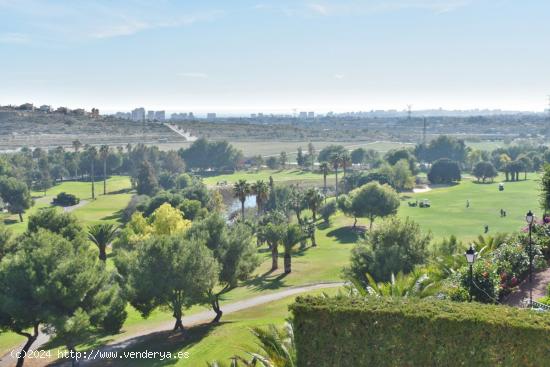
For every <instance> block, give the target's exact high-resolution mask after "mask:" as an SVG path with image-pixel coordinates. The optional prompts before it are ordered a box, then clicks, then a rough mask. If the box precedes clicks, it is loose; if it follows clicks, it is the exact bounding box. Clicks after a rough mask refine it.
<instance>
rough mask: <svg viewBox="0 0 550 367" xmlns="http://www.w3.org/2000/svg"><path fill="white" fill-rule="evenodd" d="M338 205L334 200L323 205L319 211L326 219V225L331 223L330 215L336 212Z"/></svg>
mask: <svg viewBox="0 0 550 367" xmlns="http://www.w3.org/2000/svg"><path fill="white" fill-rule="evenodd" d="M336 210H337V207H336V201H334V200H332V201H329V202H328V203H326V204H325V205H323V206H322V207H321V210H320V211H319V213H320V214H321V217H323V220H324V221H325V224H326V225H329V224H330V217H331V216H333V215H334V214H335V213H336Z"/></svg>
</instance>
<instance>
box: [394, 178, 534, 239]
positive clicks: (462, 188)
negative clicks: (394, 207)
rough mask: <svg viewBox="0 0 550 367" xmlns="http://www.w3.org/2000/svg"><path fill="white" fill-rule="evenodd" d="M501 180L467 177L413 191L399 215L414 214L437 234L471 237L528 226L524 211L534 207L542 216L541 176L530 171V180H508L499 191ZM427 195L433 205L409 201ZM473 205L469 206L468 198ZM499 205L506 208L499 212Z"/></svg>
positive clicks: (424, 227)
mask: <svg viewBox="0 0 550 367" xmlns="http://www.w3.org/2000/svg"><path fill="white" fill-rule="evenodd" d="M497 182H500V181H498V180H496V181H495V183H492V184H478V183H476V182H475V181H472V180H464V181H463V182H461V183H460V184H458V185H456V186H450V187H443V188H437V189H434V190H432V191H429V192H426V193H419V194H412V195H409V196H410V198H408V199H406V200H404V201H402V202H401V207H400V208H399V216H401V217H406V216H408V217H411V218H412V219H413V220H414V221H416V222H417V223H419V224H420V225H421V226H422V228H423V229H424V230H431V231H432V232H433V234H434V236H435V237H436V238H442V237H447V236H449V235H451V234H454V235H455V236H457V237H458V238H459V239H460V240H463V241H468V240H471V239H473V238H475V237H477V236H478V235H479V234H484V226H485V225H488V226H489V232H488V234H489V235H491V234H495V233H498V232H513V231H517V230H518V229H520V228H522V227H523V226H525V213H527V211H528V210H530V209H531V210H533V212H535V213H536V214H538V215H539V216H541V214H542V213H541V212H540V209H539V204H538V197H539V182H538V177H537V176H535V175H534V174H531V175H530V176H529V177H528V180H527V181H519V182H505V183H504V187H505V189H504V191H498V183H497ZM417 199H418V200H419V201H421V200H422V199H428V200H429V201H430V202H431V208H419V207H409V206H408V204H407V202H409V201H410V202H413V201H416V200H417ZM467 200H469V201H470V207H469V208H466V201H467ZM500 209H504V210H505V211H506V212H507V215H506V217H501V216H500Z"/></svg>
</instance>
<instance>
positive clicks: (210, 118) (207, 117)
mask: <svg viewBox="0 0 550 367" xmlns="http://www.w3.org/2000/svg"><path fill="white" fill-rule="evenodd" d="M206 119H207V120H215V119H216V114H215V113H214V112H209V113H207V114H206Z"/></svg>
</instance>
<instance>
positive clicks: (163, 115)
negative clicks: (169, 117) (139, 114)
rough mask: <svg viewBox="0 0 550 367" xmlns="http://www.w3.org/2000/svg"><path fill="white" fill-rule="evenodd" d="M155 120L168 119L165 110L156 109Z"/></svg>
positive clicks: (162, 120)
mask: <svg viewBox="0 0 550 367" xmlns="http://www.w3.org/2000/svg"><path fill="white" fill-rule="evenodd" d="M155 120H157V121H160V122H164V120H166V113H165V112H164V111H155Z"/></svg>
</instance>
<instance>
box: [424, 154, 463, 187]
mask: <svg viewBox="0 0 550 367" xmlns="http://www.w3.org/2000/svg"><path fill="white" fill-rule="evenodd" d="M428 180H430V182H431V183H433V184H443V183H446V184H450V183H453V182H455V181H460V167H459V166H458V163H457V162H455V161H452V160H450V159H447V158H442V159H438V160H437V161H435V163H434V164H433V165H432V168H430V172H428Z"/></svg>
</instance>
